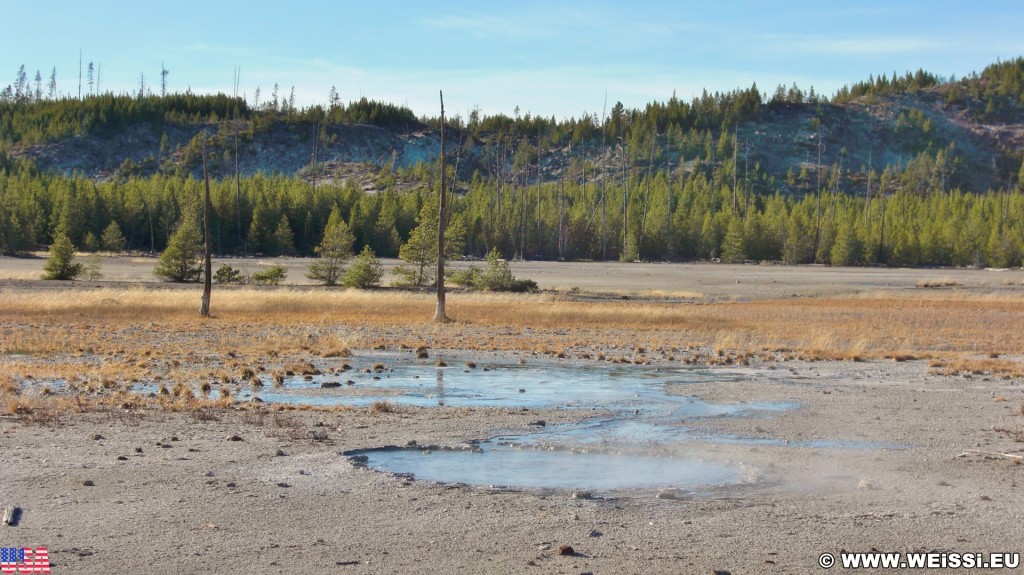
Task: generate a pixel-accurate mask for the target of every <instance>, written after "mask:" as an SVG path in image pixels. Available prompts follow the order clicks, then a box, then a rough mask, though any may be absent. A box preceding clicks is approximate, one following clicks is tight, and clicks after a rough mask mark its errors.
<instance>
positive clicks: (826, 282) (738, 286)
mask: <svg viewBox="0 0 1024 575" xmlns="http://www.w3.org/2000/svg"><path fill="white" fill-rule="evenodd" d="M45 258H46V254H45V253H39V254H35V255H34V256H33V257H27V258H11V257H0V280H4V279H15V280H30V279H38V278H39V276H40V275H41V274H42V272H43V264H44V263H45V261H46V260H45ZM100 261H101V272H102V273H103V278H102V279H101V280H100V281H98V282H90V283H96V284H101V285H102V284H106V283H112V282H118V283H123V282H146V283H154V282H158V281H159V280H158V278H156V277H155V276H154V275H153V268H154V267H155V266H156V262H157V259H156V258H155V257H130V256H105V257H101V258H100ZM313 261H314V260H313V259H311V258H259V259H256V258H215V259H214V262H213V268H214V269H215V270H216V269H217V268H218V267H220V265H221V264H228V265H231V266H232V267H234V268H236V269H241V270H243V271H245V272H248V273H251V272H254V271H259V270H260V269H263V268H265V267H267V266H270V265H283V266H285V267H286V268H287V269H288V277H287V279H286V280H285V282H284V283H285V284H288V285H312V283H313V282H311V281H310V280H309V279H307V278H306V277H305V273H306V270H307V268H308V266H309V265H310V263H312V262H313ZM382 262H383V264H384V270H385V276H384V283H385V284H388V283H390V282H391V281H392V280H393V279H394V278H393V276H392V275H391V271H392V270H393V269H394V268H395V267H396V266H397V265H399V264H400V263H401V261H400V260H393V259H385V260H382ZM451 265H452V266H453V267H456V268H465V267H469V266H472V265H475V266H478V267H482V266H483V265H484V263H482V262H454V263H452V264H451ZM510 265H511V268H512V272H513V274H514V275H515V276H516V277H520V278H528V279H532V280H534V281H536V282H537V285H538V286H539V287H540V288H541V289H553V290H571V289H573V288H578V289H580V290H583V291H587V292H605V293H615V294H627V295H628V294H635V295H639V296H643V295H647V294H649V293H651V292H653V293H654V294H655V295H661V296H672V295H678V296H680V297H693V298H704V299H708V298H710V299H729V300H742V299H763V298H780V297H804V296H826V295H841V294H850V293H860V292H866V291H872V290H883V289H906V288H912V287H915V286H916V285H918V284H919V283H922V282H939V281H945V282H954V283H955V284H957V286H958V287H963V288H968V289H991V290H1015V291H1017V292H1019V291H1020V288H1021V286H1022V285H1024V272H1022V271H1021V270H1019V269H1018V270H973V269H949V268H938V269H924V268H914V269H899V268H832V267H826V266H783V265H767V264H766V265H756V264H746V265H729V264H716V263H684V264H679V263H619V262H530V261H515V262H511V264H510Z"/></svg>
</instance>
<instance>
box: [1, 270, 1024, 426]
mask: <svg viewBox="0 0 1024 575" xmlns="http://www.w3.org/2000/svg"><path fill="white" fill-rule="evenodd" d="M198 299H199V293H198V291H193V290H181V289H174V290H168V289H143V288H124V289H116V288H105V289H83V288H77V289H76V288H74V287H70V288H52V289H45V290H21V291H17V290H14V291H0V372H2V373H4V374H7V376H6V377H7V379H6V380H3V379H0V399H2V400H3V402H4V404H3V405H2V406H0V408H2V409H5V410H6V411H8V412H9V413H10V412H12V411H11V410H14V411H17V410H18V409H21V410H22V411H25V410H31V409H32V408H33V406H32V405H30V404H32V403H33V402H37V401H44V400H45V399H44V398H40V397H38V393H35V394H29V395H28V396H27V397H21V395H23V394H13V393H11V391H10V390H9V389H8V390H7V391H4V389H5V387H10V386H11V385H12V384H11V382H15V381H16V382H21V381H29V382H30V383H32V382H39V385H35V384H34V383H33V384H32V385H30V387H32V388H33V389H41V388H42V387H43V385H45V384H51V383H53V382H63V383H64V384H66V385H67V388H68V391H69V392H73V393H75V394H84V395H85V396H87V397H89V398H90V401H96V402H100V403H102V404H104V405H108V404H111V403H110V402H111V401H113V400H112V398H113V397H115V396H116V395H117V394H118V393H119V392H126V391H128V390H130V389H131V388H132V386H133V384H135V383H138V382H147V383H152V384H154V385H156V386H160V387H161V388H162V389H164V390H166V393H161V394H157V397H156V398H148V399H147V400H146V402H145V403H146V404H147V405H149V404H152V403H154V402H155V404H158V405H159V406H161V407H165V408H168V409H192V408H196V406H205V405H213V404H221V405H226V404H227V402H228V400H227V396H228V393H230V392H228V393H223V392H222V394H211V396H213V397H218V399H212V400H208V399H205V397H204V398H196V397H195V395H196V393H195V392H194V391H193V390H201V384H202V383H203V382H207V385H208V384H209V383H208V382H210V381H211V380H219V381H220V382H222V383H223V382H231V385H232V386H238V385H242V384H251V382H252V380H253V378H254V377H255V378H257V379H258V375H257V373H265V374H267V376H268V379H269V381H270V382H271V383H273V384H274V385H281V383H282V382H283V380H284V378H285V373H286V371H291V372H293V373H296V374H304V373H305V374H315V373H318V364H319V362H321V361H322V358H325V357H345V356H346V355H348V354H349V353H350V350H351V349H353V348H357V347H358V348H375V349H408V350H417V354H418V355H423V356H426V355H428V352H427V347H428V346H429V347H431V348H435V349H442V350H443V349H463V350H467V351H472V350H514V351H523V352H528V353H542V354H547V355H552V356H555V357H573V358H584V357H586V358H591V357H595V358H599V359H600V358H604V359H606V360H611V361H620V362H622V363H648V362H650V361H654V360H659V359H660V360H669V358H672V359H671V360H670V361H683V362H687V363H714V364H741V365H742V364H745V363H747V362H749V360H750V359H751V358H758V359H762V360H766V361H773V360H780V359H781V360H784V359H795V358H802V359H806V360H823V359H831V360H837V359H838V360H849V361H858V360H862V359H870V358H890V359H892V360H894V361H906V360H910V359H921V358H934V359H935V360H936V361H934V362H933V367H934V368H937V369H941V370H943V371H942V373H950V374H952V373H975V372H978V373H988V374H998V375H1000V376H1003V377H1024V366H1022V365H1021V363H1020V362H1017V361H1014V360H1013V359H1008V358H1012V357H1019V356H1020V355H1022V354H1024V330H1021V329H1020V326H1021V325H1024V294H1011V295H1000V296H991V295H988V296H987V295H972V294H970V293H967V292H964V291H935V292H920V291H911V292H898V293H873V294H867V295H858V296H849V297H831V298H791V299H785V300H759V301H752V302H710V303H699V304H683V303H672V302H666V301H659V300H658V299H653V300H646V301H636V300H632V299H630V300H616V301H566V300H564V299H560V298H558V297H556V296H552V295H550V294H532V295H508V294H475V293H474V294H462V293H453V294H450V295H449V299H448V306H449V314H450V315H452V316H454V317H455V318H456V322H455V323H452V324H448V325H446V326H444V327H439V326H435V325H433V324H430V323H429V318H430V317H431V316H432V315H433V307H434V302H433V299H432V296H431V295H429V294H419V293H409V292H398V291H393V292H390V291H389V292H358V291H311V290H305V289H291V288H288V289H277V290H254V289H238V290H232V291H231V297H227V296H226V295H223V296H220V297H218V296H217V295H216V293H215V295H214V302H213V311H214V314H215V317H214V318H213V319H211V320H205V321H204V320H200V319H199V318H198V317H197V316H198V314H197V311H196V310H197V307H198V306H197V303H198ZM978 356H984V357H987V359H981V360H979V359H976V358H977V357H978ZM972 362H973V363H972ZM267 364H269V365H267ZM264 365H267V367H264ZM5 382H6V383H5ZM15 387H16V386H15ZM219 387H220V389H221V390H224V389H226V388H225V386H224V385H220V386H219ZM202 391H204V393H203V395H204V396H205V395H206V394H207V393H209V391H212V390H209V389H207V390H202ZM57 395H58V396H60V395H61V393H58V394H57ZM12 401H13V403H12ZM122 402H126V403H130V402H129V401H128V400H122ZM218 402H219V403H218ZM37 407H38V406H37Z"/></svg>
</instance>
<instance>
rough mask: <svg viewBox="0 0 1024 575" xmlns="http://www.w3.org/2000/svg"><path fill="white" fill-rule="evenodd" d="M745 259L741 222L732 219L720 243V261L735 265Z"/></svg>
mask: <svg viewBox="0 0 1024 575" xmlns="http://www.w3.org/2000/svg"><path fill="white" fill-rule="evenodd" d="M746 259H747V254H746V250H745V249H744V248H743V221H742V220H740V219H739V218H738V217H733V218H732V219H731V221H730V222H729V228H728V230H727V231H726V233H725V239H724V240H723V241H722V261H724V262H728V263H733V264H735V263H741V262H743V261H744V260H746Z"/></svg>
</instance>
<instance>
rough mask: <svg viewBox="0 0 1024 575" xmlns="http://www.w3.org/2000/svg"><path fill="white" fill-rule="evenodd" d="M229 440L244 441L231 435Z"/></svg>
mask: <svg viewBox="0 0 1024 575" xmlns="http://www.w3.org/2000/svg"><path fill="white" fill-rule="evenodd" d="M227 440H228V441H242V438H241V437H239V436H237V435H229V436H228V439H227Z"/></svg>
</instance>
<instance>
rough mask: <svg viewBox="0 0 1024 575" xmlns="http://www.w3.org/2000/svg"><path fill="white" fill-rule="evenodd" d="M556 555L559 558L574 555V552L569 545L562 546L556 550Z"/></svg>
mask: <svg viewBox="0 0 1024 575" xmlns="http://www.w3.org/2000/svg"><path fill="white" fill-rule="evenodd" d="M558 554H559V555H560V556H563V557H565V556H572V555H575V554H576V550H575V549H573V548H572V547H571V546H569V545H562V546H560V547H559V548H558Z"/></svg>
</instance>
